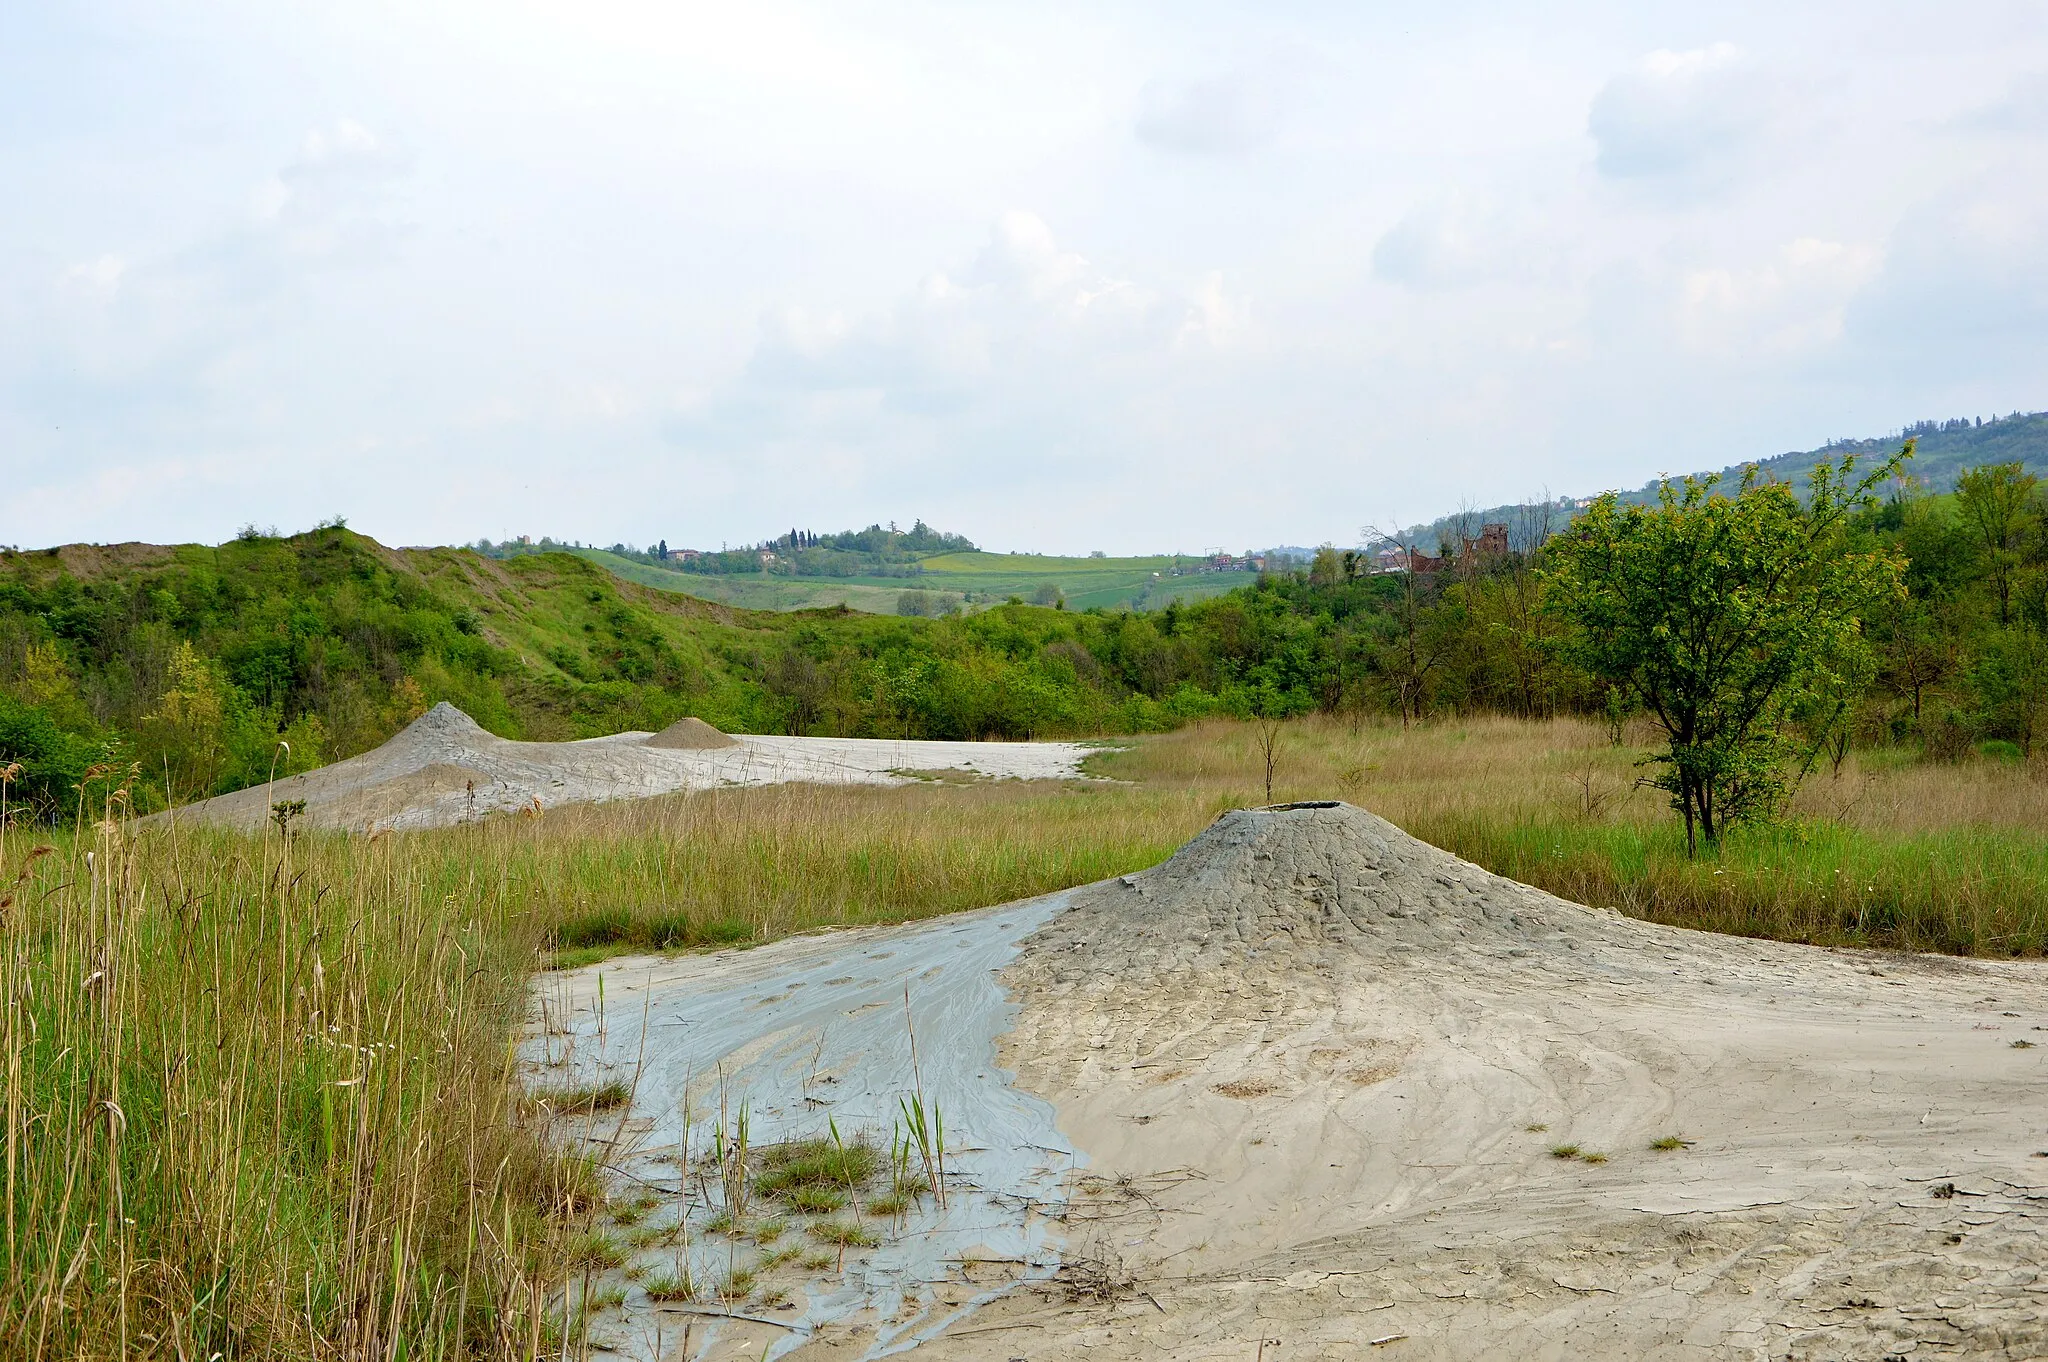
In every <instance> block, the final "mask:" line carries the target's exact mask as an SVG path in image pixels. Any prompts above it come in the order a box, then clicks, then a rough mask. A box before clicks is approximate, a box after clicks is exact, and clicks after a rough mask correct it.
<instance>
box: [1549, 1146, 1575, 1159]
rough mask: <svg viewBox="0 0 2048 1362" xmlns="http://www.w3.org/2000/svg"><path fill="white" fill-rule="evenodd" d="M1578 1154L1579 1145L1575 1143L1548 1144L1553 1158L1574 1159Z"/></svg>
mask: <svg viewBox="0 0 2048 1362" xmlns="http://www.w3.org/2000/svg"><path fill="white" fill-rule="evenodd" d="M1578 1156H1579V1147H1578V1146H1577V1145H1575V1144H1554V1145H1552V1146H1550V1157H1551V1158H1553V1159H1576V1158H1577V1157H1578Z"/></svg>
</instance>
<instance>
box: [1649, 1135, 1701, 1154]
mask: <svg viewBox="0 0 2048 1362" xmlns="http://www.w3.org/2000/svg"><path fill="white" fill-rule="evenodd" d="M1692 1145H1693V1142H1692V1141H1691V1140H1688V1139H1686V1138H1685V1137H1684V1136H1682V1135H1666V1136H1665V1137H1664V1138H1663V1139H1661V1140H1652V1141H1650V1148H1652V1149H1654V1150H1657V1151H1658V1152H1659V1153H1663V1154H1669V1153H1671V1152H1672V1151H1673V1150H1678V1149H1690V1148H1692Z"/></svg>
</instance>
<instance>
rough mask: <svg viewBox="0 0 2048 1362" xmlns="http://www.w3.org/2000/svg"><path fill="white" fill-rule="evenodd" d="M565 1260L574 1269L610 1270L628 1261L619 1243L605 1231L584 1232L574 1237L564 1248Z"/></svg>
mask: <svg viewBox="0 0 2048 1362" xmlns="http://www.w3.org/2000/svg"><path fill="white" fill-rule="evenodd" d="M563 1259H564V1261H566V1262H567V1263H569V1264H570V1266H572V1267H589V1268H600V1269H602V1268H610V1267H618V1266H619V1265H621V1264H622V1263H624V1262H625V1261H626V1255H625V1253H624V1252H623V1251H622V1250H621V1249H620V1248H619V1246H618V1244H617V1242H615V1241H614V1240H613V1239H612V1237H611V1236H610V1235H608V1234H606V1233H605V1232H604V1231H603V1230H583V1231H581V1232H579V1233H577V1234H575V1235H572V1236H571V1237H570V1239H569V1241H568V1243H567V1244H566V1245H565V1246H564V1248H563Z"/></svg>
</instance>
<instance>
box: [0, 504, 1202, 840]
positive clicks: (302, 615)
mask: <svg viewBox="0 0 2048 1362" xmlns="http://www.w3.org/2000/svg"><path fill="white" fill-rule="evenodd" d="M997 561H1001V560H1000V559H998V560H997ZM1033 561H1034V562H1035V561H1037V560H1033ZM1082 561H1084V562H1086V561H1087V560H1082ZM629 566H631V565H629ZM1096 567H1097V569H1098V571H1099V570H1101V569H1100V560H1096ZM646 570H647V571H650V572H658V571H659V570H658V569H651V568H650V569H646ZM982 577H988V578H989V579H990V580H994V577H993V575H991V574H982V575H981V576H973V575H971V574H963V580H973V581H975V582H977V583H979V582H980V581H981V580H982ZM1029 579H1030V580H1038V579H1040V578H1039V574H1035V573H1034V574H1031V575H1030V578H1029ZM767 585H770V586H771V587H772V586H775V585H779V583H774V582H770V583H768V584H767ZM892 585H893V587H894V588H895V589H898V590H900V589H901V587H902V585H903V584H902V582H900V581H898V582H896V583H894V584H892ZM977 589H978V588H977ZM1218 604H1220V603H1218ZM1164 624H1165V627H1166V628H1167V629H1168V630H1169V631H1170V630H1171V627H1172V624H1173V621H1172V620H1170V619H1169V620H1167V621H1165V622H1164ZM1238 632H1239V633H1241V632H1242V631H1238ZM1233 636H1235V635H1233ZM1239 665H1240V664H1239V661H1238V659H1237V658H1236V657H1235V656H1234V655H1232V656H1223V655H1212V654H1211V653H1210V652H1209V651H1208V650H1207V649H1206V647H1205V646H1204V645H1202V644H1201V643H1200V642H1199V640H1197V639H1196V638H1195V637H1194V636H1193V635H1192V634H1184V635H1183V636H1181V637H1178V638H1169V637H1167V636H1166V635H1164V634H1162V632H1161V628H1160V627H1159V626H1155V625H1154V624H1152V623H1150V622H1149V619H1148V617H1140V616H1132V615H1127V614H1102V613H1095V612H1083V611H1081V610H1057V609H1044V608H1039V607H1034V606H1023V605H997V606H995V607H992V608H989V609H977V610H976V611H975V612H974V613H971V614H962V615H956V616H953V617H950V618H943V619H923V618H915V619H912V618H898V617H895V616H885V615H878V614H863V613H859V612H857V611H853V610H847V609H844V608H835V609H830V610H788V611H781V612H772V611H754V610H742V609H735V608H731V607H728V606H725V605H721V604H717V603H714V602H709V601H705V600H702V599H699V598H698V597H696V596H693V595H689V594H686V593H683V592H678V591H673V590H654V589H651V588H649V587H646V586H642V585H640V584H639V583H637V582H631V581H626V580H622V579H621V578H620V577H619V576H617V575H614V573H613V572H612V571H610V570H609V566H608V565H605V564H601V563H598V562H592V561H589V559H588V558H587V557H583V556H577V555H575V554H570V553H559V552H557V553H544V554H532V555H523V556H519V557H515V558H510V559H496V558H492V557H487V556H485V555H483V554H480V553H477V552H475V551H473V550H470V549H453V548H437V549H391V548H386V547H384V546H383V545H381V544H378V543H376V542H375V541H373V540H370V539H366V538H364V537H363V536H361V535H357V534H354V533H352V532H350V531H348V530H346V529H342V528H324V529H319V530H314V531H311V532H309V533H306V534H301V535H295V536H291V537H289V538H277V537H267V536H261V535H255V534H251V535H248V536H245V537H243V538H240V539H237V540H234V541H232V542H230V543H227V544H222V545H219V546H218V547H210V546H205V545H196V544H188V545H179V546H173V547H164V546H157V545H149V544H122V545H114V546H97V545H71V546H67V547H62V548H54V549H40V550H33V551H29V552H19V551H13V550H5V551H0V768H4V767H5V766H6V765H7V764H8V763H10V762H20V763H21V764H22V767H23V770H22V771H21V772H19V773H17V774H16V775H15V776H13V777H10V789H9V798H10V799H11V800H12V801H13V803H14V804H15V805H16V806H20V805H22V804H23V803H24V802H26V803H28V804H30V805H33V806H36V807H39V808H40V809H41V810H42V811H43V813H44V814H45V815H54V814H56V813H57V812H59V811H60V810H61V809H62V808H64V807H66V806H67V804H68V803H75V802H76V798H77V787H78V786H79V785H80V784H81V782H86V781H87V780H88V777H89V776H90V777H91V778H93V779H112V780H117V781H130V782H133V783H134V786H135V789H136V791H137V798H138V799H139V800H140V801H141V802H143V803H145V804H150V805H160V804H161V803H163V802H164V801H165V799H166V798H167V796H169V797H175V798H177V799H183V798H186V797H197V796H200V795H205V794H213V793H221V792H224V791H227V790H232V789H239V788H243V787H246V786H248V785H251V784H254V783H257V782H259V781H262V780H264V779H266V778H268V776H269V774H270V773H271V771H272V770H273V764H274V769H275V770H276V771H278V772H280V773H286V774H289V773H291V772H295V771H299V770H304V769H307V768H309V767H312V766H317V765H320V764H322V763H324V762H328V761H333V760H337V759H339V758H342V757H347V756H350V755H353V754H355V753H357V752H361V751H365V750H367V749H368V748H371V747H374V746H375V745H377V744H378V743H380V742H383V741H384V740H385V739H386V738H388V737H390V736H391V735H392V734H393V733H394V732H396V731H397V730H398V728H400V727H401V726H402V725H404V724H405V723H407V722H409V721H410V720H411V719H412V718H414V717H416V716H417V715H419V714H420V713H422V712H424V711H425V709H426V708H427V707H428V706H429V705H431V704H433V703H434V702H436V701H439V700H448V701H451V702H453V703H454V704H455V705H457V706H459V707H460V708H462V709H463V710H465V711H467V712H468V713H469V714H471V715H472V716H473V717H474V718H475V719H476V720H477V721H478V722H479V723H481V724H482V725H483V726H484V727H485V728H487V729H489V730H491V731H492V732H494V733H497V734H499V735H501V736H504V737H513V738H531V739H549V740H560V739H570V738H580V737H589V736H593V735H596V734H602V733H615V732H620V731H623V730H628V729H658V728H661V727H664V726H665V725H667V724H669V723H671V722H673V721H674V720H675V719H677V718H680V717H682V716H683V715H686V714H694V715H697V716H699V717H701V718H704V719H706V720H708V721H709V722H711V723H713V724H715V725H717V726H718V727H720V728H723V729H727V730H729V731H735V732H793V733H805V732H810V733H830V734H844V735H851V736H872V737H933V738H985V737H1004V738H1023V737H1032V736H1051V735H1057V734H1088V733H1104V732H1130V731H1134V730H1142V729H1151V728H1160V727H1166V726H1170V725H1172V724H1175V723H1178V722H1180V721H1181V720H1182V719H1184V718H1186V717H1189V716H1191V715H1196V714H1202V713H1208V712H1211V711H1212V710H1214V709H1216V708H1217V707H1219V706H1220V705H1222V704H1224V703H1225V701H1224V698H1223V693H1224V692H1225V691H1228V690H1230V688H1231V687H1232V686H1233V684H1234V682H1233V677H1234V675H1235V672H1236V671H1237V669H1238V668H1239ZM284 744H288V746H285V745H284ZM94 773H97V774H94Z"/></svg>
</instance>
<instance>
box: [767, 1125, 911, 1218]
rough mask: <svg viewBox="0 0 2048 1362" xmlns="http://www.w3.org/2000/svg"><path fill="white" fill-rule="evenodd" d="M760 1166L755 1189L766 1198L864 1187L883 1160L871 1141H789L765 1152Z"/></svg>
mask: <svg viewBox="0 0 2048 1362" xmlns="http://www.w3.org/2000/svg"><path fill="white" fill-rule="evenodd" d="M761 1166H762V1172H761V1176H760V1177H759V1178H758V1179H756V1181H755V1186H756V1187H758V1188H759V1189H760V1191H761V1192H762V1194H763V1195H765V1196H786V1195H787V1194H789V1193H791V1192H794V1191H796V1190H798V1189H801V1188H815V1187H836V1188H839V1189H841V1190H844V1189H845V1188H848V1187H864V1186H866V1185H867V1184H868V1183H869V1182H871V1181H873V1180H874V1178H875V1176H876V1175H877V1174H878V1173H880V1172H881V1169H882V1156H881V1152H880V1151H879V1150H877V1149H876V1148H875V1146H874V1144H873V1143H872V1142H871V1141H869V1140H866V1139H862V1138H856V1139H853V1140H849V1141H846V1142H844V1143H839V1144H835V1143H833V1142H832V1141H830V1140H825V1139H811V1140H790V1141H787V1142H786V1143H783V1144H777V1145H769V1146H767V1147H766V1148H764V1149H763V1150H762V1151H761ZM842 1204H843V1203H842ZM834 1209H837V1208H836V1207H835V1208H834Z"/></svg>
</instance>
